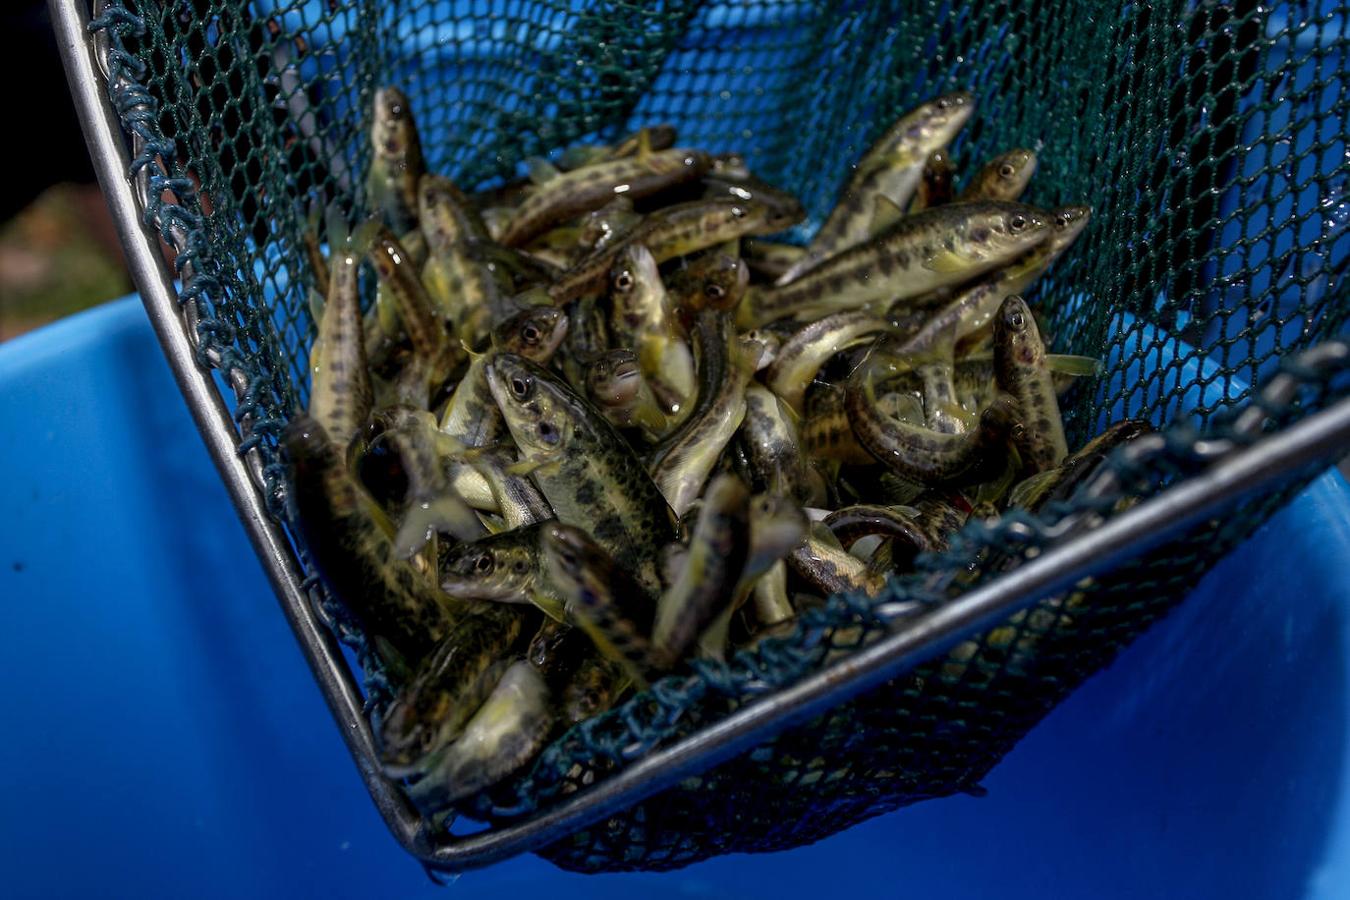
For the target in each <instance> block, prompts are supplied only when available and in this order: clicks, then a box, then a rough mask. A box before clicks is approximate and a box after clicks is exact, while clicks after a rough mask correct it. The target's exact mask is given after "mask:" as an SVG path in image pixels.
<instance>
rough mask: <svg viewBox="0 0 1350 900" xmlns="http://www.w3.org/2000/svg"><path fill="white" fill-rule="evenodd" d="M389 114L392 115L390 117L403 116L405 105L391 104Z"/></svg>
mask: <svg viewBox="0 0 1350 900" xmlns="http://www.w3.org/2000/svg"><path fill="white" fill-rule="evenodd" d="M389 113H390V115H394V116H401V115H403V104H402V103H393V104H390V106H389Z"/></svg>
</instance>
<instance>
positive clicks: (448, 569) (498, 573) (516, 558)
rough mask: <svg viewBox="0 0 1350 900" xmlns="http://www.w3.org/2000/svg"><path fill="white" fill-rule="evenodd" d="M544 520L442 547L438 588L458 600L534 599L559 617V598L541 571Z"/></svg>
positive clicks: (536, 604)
mask: <svg viewBox="0 0 1350 900" xmlns="http://www.w3.org/2000/svg"><path fill="white" fill-rule="evenodd" d="M545 524H546V523H544V522H539V523H536V524H534V525H526V526H523V527H521V528H516V529H513V530H511V531H503V532H500V533H498V534H493V535H489V536H487V537H484V538H480V539H478V540H475V541H465V542H463V543H460V544H456V545H454V546H453V547H449V548H447V549H446V550H445V551H444V552H443V553H442V554H441V558H440V561H439V564H438V566H437V569H438V572H439V574H438V578H439V579H440V585H441V590H443V591H445V592H446V593H447V594H449V595H450V596H452V597H454V598H456V599H458V600H478V601H482V602H492V603H518V604H533V605H535V606H537V607H538V608H539V609H540V610H541V611H542V612H543V613H544V614H545V615H547V616H549V617H550V618H552V619H558V620H561V619H563V608H562V601H561V599H560V598H559V597H558V595H557V592H556V591H554V590H552V589H551V587H550V586H549V584H548V582H547V580H546V579H545V578H544V574H543V571H544V570H543V558H542V556H541V555H540V552H539V535H540V531H541V529H543V528H544V527H545Z"/></svg>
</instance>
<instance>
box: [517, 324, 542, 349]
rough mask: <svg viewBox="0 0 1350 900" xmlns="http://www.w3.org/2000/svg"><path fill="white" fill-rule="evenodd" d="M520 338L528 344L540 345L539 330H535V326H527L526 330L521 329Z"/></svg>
mask: <svg viewBox="0 0 1350 900" xmlns="http://www.w3.org/2000/svg"><path fill="white" fill-rule="evenodd" d="M520 337H521V339H522V340H523V341H525V342H526V343H527V344H535V343H538V342H539V329H538V328H535V327H534V326H533V325H526V326H525V327H524V328H522V329H520Z"/></svg>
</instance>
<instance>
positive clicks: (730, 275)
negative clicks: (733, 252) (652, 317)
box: [667, 252, 750, 318]
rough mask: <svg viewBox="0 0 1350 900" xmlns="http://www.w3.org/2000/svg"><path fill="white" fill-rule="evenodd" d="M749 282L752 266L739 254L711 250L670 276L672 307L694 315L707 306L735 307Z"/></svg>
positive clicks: (669, 288) (717, 307)
mask: <svg viewBox="0 0 1350 900" xmlns="http://www.w3.org/2000/svg"><path fill="white" fill-rule="evenodd" d="M749 284H750V270H749V269H748V268H746V265H745V263H744V262H743V261H742V260H741V259H740V258H739V257H736V256H729V255H728V254H726V253H720V252H709V253H707V254H704V255H703V256H699V257H696V258H694V259H693V260H691V261H690V262H689V264H688V265H686V266H684V267H683V268H680V269H676V270H675V271H674V272H672V273H671V274H670V277H669V278H668V279H667V294H668V295H669V297H670V305H671V308H672V309H675V310H679V312H680V314H681V315H682V316H684V317H686V318H692V317H693V316H694V315H695V314H697V313H698V312H699V311H701V310H704V309H721V310H727V309H735V308H736V306H737V304H739V303H740V302H741V298H742V297H744V296H745V289H746V287H747V286H748V285H749Z"/></svg>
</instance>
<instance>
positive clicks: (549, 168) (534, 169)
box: [525, 156, 562, 184]
mask: <svg viewBox="0 0 1350 900" xmlns="http://www.w3.org/2000/svg"><path fill="white" fill-rule="evenodd" d="M525 171H526V172H527V173H528V174H529V177H530V181H531V183H533V184H547V183H548V182H550V181H552V180H553V179H555V178H557V177H558V176H560V175H562V173H561V172H559V171H558V167H557V166H555V165H553V163H551V162H549V161H548V160H546V159H544V158H543V157H540V156H531V157H530V158H529V159H527V160H525Z"/></svg>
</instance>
